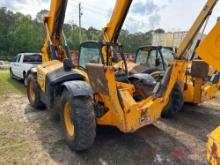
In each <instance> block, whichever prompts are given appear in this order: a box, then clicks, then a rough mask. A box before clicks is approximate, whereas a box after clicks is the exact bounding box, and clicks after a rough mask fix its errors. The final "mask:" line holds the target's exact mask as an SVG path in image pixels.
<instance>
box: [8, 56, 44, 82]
mask: <svg viewBox="0 0 220 165" xmlns="http://www.w3.org/2000/svg"><path fill="white" fill-rule="evenodd" d="M41 63H42V56H41V54H40V53H20V54H17V55H16V56H15V58H14V60H13V61H12V62H11V64H10V76H11V78H15V79H19V80H23V81H24V85H25V86H26V85H27V73H28V71H29V70H30V69H31V68H32V67H34V66H36V65H38V64H41Z"/></svg>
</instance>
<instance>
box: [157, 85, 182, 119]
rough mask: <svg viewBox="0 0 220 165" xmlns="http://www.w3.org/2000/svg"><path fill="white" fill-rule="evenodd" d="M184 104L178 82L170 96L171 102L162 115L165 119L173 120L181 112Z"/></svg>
mask: <svg viewBox="0 0 220 165" xmlns="http://www.w3.org/2000/svg"><path fill="white" fill-rule="evenodd" d="M183 104H184V98H183V92H182V90H181V88H180V85H179V83H178V82H176V83H175V85H174V87H173V90H172V92H171V94H170V98H169V102H168V104H167V106H166V107H165V108H164V110H163V111H162V113H161V116H162V117H163V118H172V117H173V116H174V115H175V114H176V113H177V112H179V111H180V110H181V109H182V107H183Z"/></svg>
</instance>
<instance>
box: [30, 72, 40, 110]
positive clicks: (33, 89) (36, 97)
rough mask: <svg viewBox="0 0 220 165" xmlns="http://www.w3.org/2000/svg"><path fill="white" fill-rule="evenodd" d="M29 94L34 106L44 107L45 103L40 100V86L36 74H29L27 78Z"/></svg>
mask: <svg viewBox="0 0 220 165" xmlns="http://www.w3.org/2000/svg"><path fill="white" fill-rule="evenodd" d="M27 96H28V100H29V102H30V104H31V106H32V107H34V108H36V109H41V108H44V104H43V103H42V101H41V100H40V88H39V87H38V84H37V79H36V78H35V76H34V75H32V74H29V75H28V78H27Z"/></svg>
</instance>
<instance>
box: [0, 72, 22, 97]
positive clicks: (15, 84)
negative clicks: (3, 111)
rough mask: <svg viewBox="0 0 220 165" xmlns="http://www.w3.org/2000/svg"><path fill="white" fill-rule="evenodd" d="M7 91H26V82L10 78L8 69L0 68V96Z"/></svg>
mask: <svg viewBox="0 0 220 165" xmlns="http://www.w3.org/2000/svg"><path fill="white" fill-rule="evenodd" d="M7 93H22V94H24V93H25V87H24V84H23V83H22V82H21V81H18V80H14V79H11V78H10V75H9V71H8V70H0V96H2V95H5V94H7Z"/></svg>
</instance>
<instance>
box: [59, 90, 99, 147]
mask: <svg viewBox="0 0 220 165" xmlns="http://www.w3.org/2000/svg"><path fill="white" fill-rule="evenodd" d="M62 105H63V107H62V111H61V123H62V126H63V133H64V138H65V140H66V142H67V144H68V146H69V147H70V149H71V150H75V151H82V150H86V149H88V148H89V147H90V146H92V144H93V143H94V139H95V136H96V121H95V114H94V107H93V104H92V99H91V98H90V97H89V96H78V97H72V96H71V94H70V93H69V92H68V91H67V90H65V91H64V92H63V95H62Z"/></svg>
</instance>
